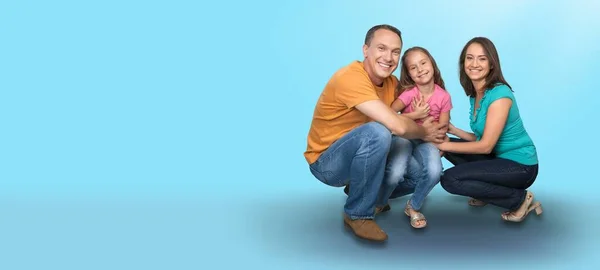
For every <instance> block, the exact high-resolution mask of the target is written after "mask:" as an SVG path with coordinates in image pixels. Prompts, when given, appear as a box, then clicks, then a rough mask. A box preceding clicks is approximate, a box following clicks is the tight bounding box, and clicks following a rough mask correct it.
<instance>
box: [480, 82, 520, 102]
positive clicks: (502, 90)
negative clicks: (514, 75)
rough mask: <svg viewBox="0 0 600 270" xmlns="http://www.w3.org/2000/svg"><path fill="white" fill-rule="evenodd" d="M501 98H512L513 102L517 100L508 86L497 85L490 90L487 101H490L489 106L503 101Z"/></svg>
mask: <svg viewBox="0 0 600 270" xmlns="http://www.w3.org/2000/svg"><path fill="white" fill-rule="evenodd" d="M501 98H510V99H511V100H513V101H514V99H515V96H514V95H513V92H512V91H511V90H510V88H509V87H508V86H507V85H505V84H500V85H497V86H495V87H494V88H492V89H490V90H488V93H487V98H486V99H487V100H488V102H489V104H492V102H494V101H496V100H498V99H501Z"/></svg>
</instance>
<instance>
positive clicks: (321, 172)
mask: <svg viewBox="0 0 600 270" xmlns="http://www.w3.org/2000/svg"><path fill="white" fill-rule="evenodd" d="M391 142H392V133H391V132H390V131H389V130H388V129H387V128H386V127H385V126H383V125H382V124H379V123H377V122H370V123H367V124H363V125H361V126H359V127H357V128H355V129H354V130H352V131H350V132H348V133H347V134H346V135H344V136H343V137H342V138H340V139H338V140H337V141H335V142H334V143H333V144H331V146H330V147H329V148H328V149H327V150H326V151H325V152H323V153H322V154H321V155H320V156H319V158H318V159H317V161H315V162H314V163H312V164H310V165H309V167H310V171H311V173H312V174H313V175H314V176H315V178H317V179H319V180H320V181H321V182H323V183H324V184H326V185H329V186H334V187H342V186H345V185H347V184H349V185H350V186H351V187H352V188H351V189H350V192H349V194H348V198H347V199H346V204H345V205H344V212H345V213H346V214H347V215H348V216H349V217H350V218H351V219H373V216H374V215H375V201H376V200H377V195H378V194H379V190H380V187H381V182H382V181H383V176H384V172H385V163H386V160H387V156H388V152H389V150H390V145H391Z"/></svg>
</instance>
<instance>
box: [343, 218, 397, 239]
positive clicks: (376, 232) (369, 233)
mask: <svg viewBox="0 0 600 270" xmlns="http://www.w3.org/2000/svg"><path fill="white" fill-rule="evenodd" d="M344 225H346V227H349V228H350V229H352V231H353V232H354V234H355V235H356V236H358V237H360V238H363V239H367V240H372V241H379V242H382V241H385V240H387V238H388V236H387V234H386V233H385V232H384V231H383V230H382V229H381V228H380V227H379V225H377V223H375V221H374V220H371V219H357V220H352V219H350V217H348V215H346V214H344Z"/></svg>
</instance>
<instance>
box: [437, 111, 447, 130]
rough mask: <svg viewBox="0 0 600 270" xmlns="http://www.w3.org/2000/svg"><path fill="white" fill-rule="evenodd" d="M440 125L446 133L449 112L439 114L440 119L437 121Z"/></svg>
mask: <svg viewBox="0 0 600 270" xmlns="http://www.w3.org/2000/svg"><path fill="white" fill-rule="evenodd" d="M438 122H439V123H440V124H443V125H444V126H445V127H446V130H445V131H446V132H448V125H449V124H450V111H447V112H443V113H440V119H439V121H438Z"/></svg>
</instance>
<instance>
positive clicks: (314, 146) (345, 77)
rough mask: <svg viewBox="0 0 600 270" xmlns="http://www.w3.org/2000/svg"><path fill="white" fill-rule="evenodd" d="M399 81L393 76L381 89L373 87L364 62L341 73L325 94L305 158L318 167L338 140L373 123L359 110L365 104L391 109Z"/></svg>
mask: <svg viewBox="0 0 600 270" xmlns="http://www.w3.org/2000/svg"><path fill="white" fill-rule="evenodd" d="M397 84H398V79H397V78H396V77H395V76H394V75H392V76H390V77H388V78H386V79H385V80H384V82H383V85H382V86H381V87H378V86H375V85H373V83H372V82H371V79H369V75H368V74H367V71H365V68H364V65H363V62H361V61H354V62H352V63H350V64H349V65H347V66H345V67H343V68H341V69H340V70H338V71H337V72H336V73H335V74H334V75H333V76H332V77H331V79H330V80H329V82H328V83H327V85H326V86H325V89H323V92H322V93H321V96H320V97H319V100H318V101H317V105H316V106H315V111H314V114H313V119H312V123H311V126H310V130H309V132H308V146H307V149H306V151H305V152H304V157H305V158H306V161H308V163H309V164H312V163H314V162H315V161H316V160H317V159H318V158H319V156H320V155H321V153H323V152H324V151H325V150H327V148H329V146H330V145H331V144H333V143H334V142H335V141H336V140H338V139H339V138H341V137H343V136H344V135H346V133H348V132H350V131H351V130H353V129H355V128H357V127H359V126H360V125H363V124H365V123H368V122H370V121H371V119H370V118H369V117H368V116H366V115H364V114H363V113H362V112H360V111H359V110H357V109H356V108H355V106H356V105H358V104H361V103H363V102H365V101H369V100H375V99H380V100H381V101H383V103H385V104H386V105H387V106H391V105H392V102H393V101H394V89H395V88H396V85H397Z"/></svg>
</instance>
